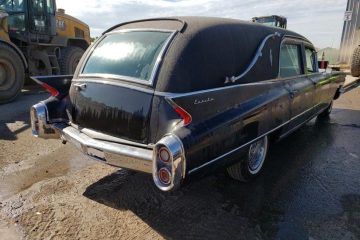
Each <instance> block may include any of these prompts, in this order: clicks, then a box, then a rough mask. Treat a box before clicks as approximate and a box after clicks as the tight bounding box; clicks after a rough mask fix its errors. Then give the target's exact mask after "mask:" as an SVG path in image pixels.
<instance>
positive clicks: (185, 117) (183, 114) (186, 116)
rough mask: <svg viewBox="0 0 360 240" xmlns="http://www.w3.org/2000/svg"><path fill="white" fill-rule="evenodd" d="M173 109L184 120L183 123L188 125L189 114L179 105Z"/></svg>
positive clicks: (189, 120) (189, 121)
mask: <svg viewBox="0 0 360 240" xmlns="http://www.w3.org/2000/svg"><path fill="white" fill-rule="evenodd" d="M175 111H176V112H177V113H178V114H179V115H180V117H181V118H182V119H183V121H184V125H188V124H190V123H191V121H192V117H191V115H190V114H189V113H188V112H186V111H185V110H184V109H182V108H181V107H179V106H176V107H175Z"/></svg>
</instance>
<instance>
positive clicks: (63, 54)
mask: <svg viewBox="0 0 360 240" xmlns="http://www.w3.org/2000/svg"><path fill="white" fill-rule="evenodd" d="M89 45H90V30H89V26H88V25H86V24H85V23H83V22H81V21H80V20H78V19H76V18H74V17H72V16H69V15H67V14H65V11H64V10H63V9H59V10H58V11H56V2H55V0H0V103H4V102H9V101H12V100H13V99H15V98H16V97H17V95H18V94H19V92H20V91H21V89H22V87H23V85H24V81H25V79H27V78H28V76H33V75H59V74H63V75H65V74H72V73H73V72H74V71H75V69H76V66H77V64H78V62H79V60H80V58H81V56H82V55H83V53H84V51H85V50H86V49H87V47H88V46H89Z"/></svg>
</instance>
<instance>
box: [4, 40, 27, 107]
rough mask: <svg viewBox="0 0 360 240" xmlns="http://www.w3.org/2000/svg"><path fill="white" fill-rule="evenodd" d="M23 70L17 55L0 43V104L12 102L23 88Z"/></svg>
mask: <svg viewBox="0 0 360 240" xmlns="http://www.w3.org/2000/svg"><path fill="white" fill-rule="evenodd" d="M24 79H25V68H24V64H23V62H22V60H21V58H20V56H19V54H18V53H17V52H16V51H15V50H14V49H12V48H11V47H10V46H8V45H6V44H4V43H0V104H2V103H7V102H11V101H13V100H14V99H15V98H16V97H17V96H18V95H19V93H20V92H21V89H22V88H23V86H24Z"/></svg>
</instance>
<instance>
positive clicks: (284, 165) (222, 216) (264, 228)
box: [83, 110, 360, 239]
mask: <svg viewBox="0 0 360 240" xmlns="http://www.w3.org/2000/svg"><path fill="white" fill-rule="evenodd" d="M346 111H347V112H346V114H354V112H355V111H350V110H346ZM342 114H343V113H342ZM356 114H357V116H358V117H360V113H359V112H356ZM358 119H360V118H358ZM334 128H336V126H335V127H334V123H333V120H332V119H331V118H330V119H328V120H322V121H318V120H312V121H311V122H310V123H308V124H306V125H305V126H304V127H302V128H300V129H299V130H297V131H296V132H294V133H293V134H291V135H290V136H288V137H287V138H285V139H284V140H282V141H280V142H277V143H275V144H272V147H271V148H270V149H269V155H268V158H267V161H266V163H265V165H264V171H263V173H262V174H261V175H260V176H259V177H258V178H256V179H255V180H254V181H252V182H249V183H246V184H245V183H240V182H237V181H234V180H232V179H230V178H229V177H228V176H227V175H226V174H225V171H224V170H219V171H217V172H215V173H214V174H212V175H209V176H207V177H205V178H202V179H200V180H199V181H195V182H191V183H190V184H188V185H186V186H184V187H183V188H182V189H180V190H178V191H176V192H172V193H164V192H161V191H159V190H158V189H157V188H156V187H155V186H154V184H153V182H152V177H151V176H149V175H147V174H143V173H134V172H131V171H127V170H119V171H117V172H115V173H113V174H111V175H109V176H106V177H104V178H102V179H101V180H99V181H98V182H96V183H94V184H92V185H91V186H89V187H88V188H87V189H86V191H85V192H84V194H83V195H84V196H85V197H87V198H89V199H91V200H94V201H96V202H98V203H101V204H104V205H106V206H109V207H112V208H114V209H119V210H130V211H132V212H133V213H135V214H136V215H137V216H138V217H139V218H141V219H142V220H143V221H144V222H146V223H147V224H148V225H149V226H150V227H151V228H152V229H154V230H155V231H156V232H158V233H159V234H161V235H162V236H163V237H164V238H166V239H273V238H279V239H308V238H309V235H308V232H307V231H306V230H304V229H303V228H302V227H301V226H299V225H296V224H291V223H290V224H283V223H284V221H285V220H284V219H285V213H286V212H287V207H288V205H289V204H290V203H289V201H290V200H289V199H287V200H286V197H284V195H289V196H291V194H290V193H289V191H290V192H291V190H290V189H292V188H294V187H298V188H302V187H304V186H302V185H300V186H296V185H297V182H298V181H300V179H302V178H303V177H306V176H304V174H306V172H307V169H311V168H312V166H313V165H314V161H321V160H322V157H321V156H322V152H323V151H324V149H326V148H327V147H328V146H330V145H331V144H332V142H333V141H334V139H335V133H334V132H335V129H334ZM298 191H301V189H299V190H298ZM289 198H290V197H289ZM284 199H285V200H284Z"/></svg>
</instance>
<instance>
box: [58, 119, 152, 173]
mask: <svg viewBox="0 0 360 240" xmlns="http://www.w3.org/2000/svg"><path fill="white" fill-rule="evenodd" d="M53 127H54V128H55V129H58V131H59V132H60V135H61V138H62V139H63V140H66V141H68V142H70V143H72V144H73V145H74V146H76V147H77V148H78V149H79V150H80V151H82V152H83V153H84V154H86V155H88V156H90V157H93V158H96V159H98V160H102V161H103V162H104V163H107V164H109V165H112V166H116V167H121V168H127V169H131V170H136V171H141V172H146V173H152V156H153V150H152V149H146V148H140V147H134V146H129V145H125V144H120V143H113V142H106V141H100V140H96V139H93V138H91V137H89V136H87V135H86V134H84V133H82V132H80V131H79V130H77V129H75V128H74V127H72V126H65V127H64V126H63V125H56V124H54V125H53Z"/></svg>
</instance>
